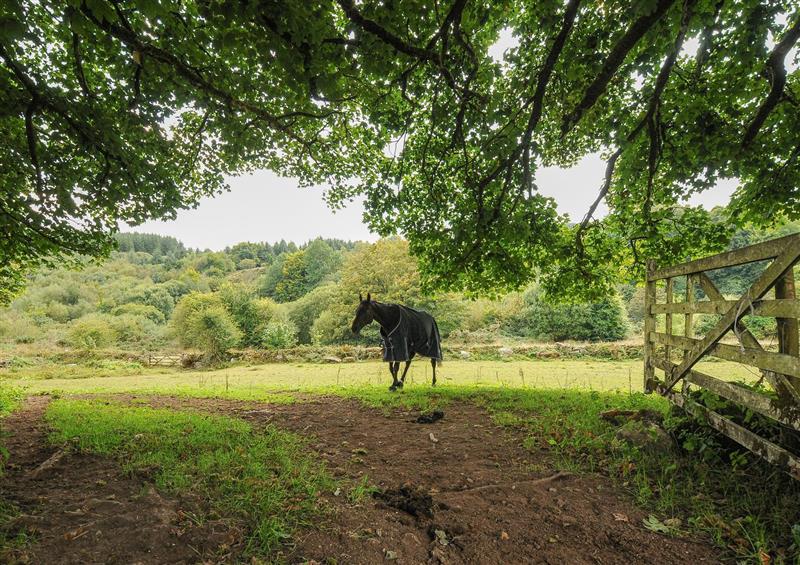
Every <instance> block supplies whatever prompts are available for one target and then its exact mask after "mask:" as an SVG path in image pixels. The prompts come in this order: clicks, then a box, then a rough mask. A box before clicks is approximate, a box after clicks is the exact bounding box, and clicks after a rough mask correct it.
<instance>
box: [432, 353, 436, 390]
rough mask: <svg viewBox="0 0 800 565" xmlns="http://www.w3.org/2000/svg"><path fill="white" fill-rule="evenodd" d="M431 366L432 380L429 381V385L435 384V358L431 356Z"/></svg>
mask: <svg viewBox="0 0 800 565" xmlns="http://www.w3.org/2000/svg"><path fill="white" fill-rule="evenodd" d="M431 368H432V369H433V381H431V386H436V359H434V358H433V357H431Z"/></svg>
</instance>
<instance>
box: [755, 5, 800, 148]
mask: <svg viewBox="0 0 800 565" xmlns="http://www.w3.org/2000/svg"><path fill="white" fill-rule="evenodd" d="M794 17H795V22H794V25H793V26H792V27H790V28H789V29H788V30H787V31H786V33H785V34H784V35H783V37H782V38H781V40H780V41H779V42H778V44H777V45H775V47H774V49H773V50H772V53H770V55H769V58H768V59H767V75H768V77H769V79H770V82H771V83H772V87H771V88H770V91H769V94H768V95H767V98H766V100H764V102H763V103H762V104H761V106H760V107H759V108H758V111H757V112H756V115H755V117H754V118H753V121H752V122H750V125H749V126H748V127H747V131H746V132H745V134H744V139H743V140H742V147H745V148H746V147H748V146H749V145H750V144H751V143H752V142H753V140H754V139H755V138H756V136H757V135H758V132H759V130H760V129H761V126H763V125H764V122H765V121H766V120H767V117H768V116H769V114H770V112H772V110H774V109H775V106H777V105H778V103H779V102H780V101H781V97H782V96H783V89H784V87H785V86H786V66H785V63H784V60H785V59H786V55H787V54H788V53H789V51H790V50H791V49H792V47H794V44H795V43H797V40H798V39H800V14H795V16H794Z"/></svg>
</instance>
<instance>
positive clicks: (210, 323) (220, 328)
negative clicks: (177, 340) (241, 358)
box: [184, 305, 242, 361]
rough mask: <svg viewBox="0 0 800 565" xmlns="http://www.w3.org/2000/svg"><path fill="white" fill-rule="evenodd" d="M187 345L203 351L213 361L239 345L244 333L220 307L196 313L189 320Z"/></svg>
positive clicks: (211, 307)
mask: <svg viewBox="0 0 800 565" xmlns="http://www.w3.org/2000/svg"><path fill="white" fill-rule="evenodd" d="M184 338H185V339H186V345H188V346H190V347H196V348H197V349H200V350H202V351H203V352H204V353H205V354H206V355H207V356H208V357H209V358H210V359H211V360H212V361H219V360H221V359H222V358H223V357H224V355H225V353H226V352H227V351H228V350H229V349H231V348H232V347H235V346H236V345H238V344H239V342H240V341H241V339H242V332H241V331H240V330H239V328H237V327H236V323H235V322H234V320H233V317H232V316H231V315H230V314H229V313H228V311H227V310H225V308H223V307H222V306H220V305H216V306H210V307H208V308H204V309H201V310H197V311H195V312H194V313H193V314H192V315H191V316H189V318H188V320H187V328H186V332H185V335H184Z"/></svg>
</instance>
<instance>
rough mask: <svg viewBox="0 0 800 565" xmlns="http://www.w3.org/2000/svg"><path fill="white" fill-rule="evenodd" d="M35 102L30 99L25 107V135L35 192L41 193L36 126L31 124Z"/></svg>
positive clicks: (42, 186) (41, 184) (41, 180)
mask: <svg viewBox="0 0 800 565" xmlns="http://www.w3.org/2000/svg"><path fill="white" fill-rule="evenodd" d="M36 108H37V103H36V98H34V99H33V100H31V101H30V103H29V104H28V107H27V108H25V137H26V139H27V141H28V154H29V155H30V158H31V164H32V165H33V170H34V171H36V192H37V193H38V194H39V195H41V194H42V192H43V190H44V181H43V179H42V168H41V167H40V166H39V156H38V154H37V151H36V145H37V140H36V127H35V126H34V125H33V114H34V113H35V112H36Z"/></svg>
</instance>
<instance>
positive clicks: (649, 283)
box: [644, 259, 656, 394]
mask: <svg viewBox="0 0 800 565" xmlns="http://www.w3.org/2000/svg"><path fill="white" fill-rule="evenodd" d="M655 270H656V263H655V261H653V260H652V259H651V260H649V261H648V262H647V275H646V276H647V278H646V280H645V284H644V392H645V393H647V394H649V393H651V392H653V390H655V380H656V372H655V365H653V353H654V348H655V344H654V343H653V342H652V341H650V333H651V332H654V331H656V317H655V314H653V304H655V303H656V281H654V280H650V277H651V276H652V274H653V273H654V272H655Z"/></svg>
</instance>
